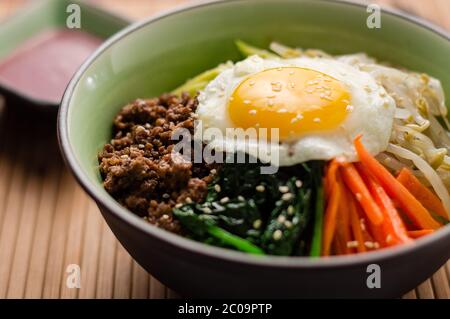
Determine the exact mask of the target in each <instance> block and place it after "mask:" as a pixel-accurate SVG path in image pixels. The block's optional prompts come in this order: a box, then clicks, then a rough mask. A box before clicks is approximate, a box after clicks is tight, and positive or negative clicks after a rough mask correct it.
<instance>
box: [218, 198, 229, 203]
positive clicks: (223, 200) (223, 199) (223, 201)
mask: <svg viewBox="0 0 450 319" xmlns="http://www.w3.org/2000/svg"><path fill="white" fill-rule="evenodd" d="M229 201H230V199H229V198H228V197H223V198H221V199H220V203H221V204H226V203H228V202H229Z"/></svg>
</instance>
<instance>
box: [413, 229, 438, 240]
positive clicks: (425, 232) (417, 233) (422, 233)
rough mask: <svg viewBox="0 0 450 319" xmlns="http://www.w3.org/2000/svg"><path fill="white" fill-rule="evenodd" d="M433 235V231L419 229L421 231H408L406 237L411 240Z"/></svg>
mask: <svg viewBox="0 0 450 319" xmlns="http://www.w3.org/2000/svg"><path fill="white" fill-rule="evenodd" d="M432 233H434V229H421V230H410V231H408V235H409V237H411V238H414V239H416V238H420V237H423V236H426V235H429V234H432Z"/></svg>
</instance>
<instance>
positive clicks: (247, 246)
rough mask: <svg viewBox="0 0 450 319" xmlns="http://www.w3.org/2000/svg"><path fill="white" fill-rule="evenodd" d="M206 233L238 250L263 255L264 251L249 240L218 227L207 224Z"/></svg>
mask: <svg viewBox="0 0 450 319" xmlns="http://www.w3.org/2000/svg"><path fill="white" fill-rule="evenodd" d="M208 233H209V234H210V235H211V236H214V237H216V238H218V239H221V240H222V241H223V242H224V243H227V244H229V245H230V246H233V247H234V248H236V249H238V250H240V251H243V252H247V253H250V254H255V255H264V251H263V250H262V249H261V248H259V247H258V246H255V245H253V244H252V243H251V242H249V241H247V240H245V239H243V238H241V237H238V236H235V235H233V234H231V233H229V232H227V231H226V230H224V229H222V228H220V227H217V226H209V227H208Z"/></svg>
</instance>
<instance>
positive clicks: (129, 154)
mask: <svg viewBox="0 0 450 319" xmlns="http://www.w3.org/2000/svg"><path fill="white" fill-rule="evenodd" d="M196 107H197V100H196V99H195V98H191V97H189V96H188V95H186V94H184V95H183V96H182V97H177V96H174V95H169V94H164V95H162V96H160V97H158V98H153V99H148V100H142V99H138V100H135V101H134V102H132V103H130V104H127V105H126V106H124V107H123V108H122V109H121V111H120V112H119V114H117V116H116V118H115V119H114V124H113V134H114V138H113V139H112V140H111V142H110V143H108V144H106V145H105V146H104V147H103V150H102V151H101V152H100V154H99V156H98V159H99V163H100V172H101V175H102V177H103V180H104V181H103V185H104V187H105V189H106V190H107V191H108V192H109V193H110V194H111V195H112V196H113V197H114V198H116V199H117V200H118V201H119V202H120V203H121V204H122V205H123V206H125V207H127V208H128V209H130V210H131V211H132V212H134V213H136V214H138V215H139V216H142V217H144V218H145V219H146V220H147V221H149V222H150V223H152V224H155V225H157V226H159V227H162V228H164V229H166V230H169V231H172V232H175V233H179V232H180V231H181V227H180V224H179V222H178V221H177V220H174V218H173V216H172V208H173V207H174V206H175V205H176V204H177V203H185V202H189V201H196V202H200V201H202V200H204V198H205V196H206V193H207V186H208V183H210V182H211V181H212V179H213V174H212V173H211V171H212V172H215V170H213V169H214V168H215V167H214V165H207V164H205V163H200V164H197V163H195V164H194V163H192V161H186V160H183V157H182V156H181V154H179V153H172V150H173V143H176V141H172V140H171V136H172V133H173V132H174V131H175V130H176V129H177V128H187V129H188V130H189V131H190V132H191V134H193V130H194V119H193V114H194V112H195V109H196ZM191 153H192V154H193V153H194V152H193V151H192V152H191ZM174 154H175V155H174ZM177 154H178V156H177Z"/></svg>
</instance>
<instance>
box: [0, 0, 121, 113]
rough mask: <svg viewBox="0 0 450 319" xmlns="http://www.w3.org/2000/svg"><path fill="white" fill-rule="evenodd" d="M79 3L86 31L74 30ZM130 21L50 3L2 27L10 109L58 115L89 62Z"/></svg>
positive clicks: (0, 74) (2, 68)
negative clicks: (72, 16)
mask: <svg viewBox="0 0 450 319" xmlns="http://www.w3.org/2000/svg"><path fill="white" fill-rule="evenodd" d="M73 4H76V5H77V6H78V8H79V12H80V22H81V28H79V29H76V28H74V29H69V28H68V27H66V19H67V18H68V17H69V16H70V14H71V13H70V12H71V11H70V10H69V9H68V8H69V5H73ZM128 24H129V21H128V20H126V19H124V18H121V17H118V16H115V15H113V14H111V13H109V12H106V11H103V10H101V9H99V8H97V7H93V6H89V5H87V4H86V3H84V2H77V1H65V0H62V1H60V0H44V1H39V2H38V3H37V4H36V5H32V6H30V7H27V8H25V10H23V11H22V12H19V13H18V14H17V15H15V16H12V17H11V18H9V19H7V20H6V21H4V22H1V23H0V43H2V46H1V48H0V94H1V95H3V96H4V98H5V100H6V106H7V107H17V106H25V105H26V106H32V107H38V108H40V109H42V110H47V111H53V112H56V111H57V109H58V106H59V103H60V101H61V98H62V96H63V93H64V90H65V88H66V86H67V84H68V83H69V81H70V79H71V78H72V76H73V74H74V73H75V71H76V70H77V69H78V67H79V66H80V65H81V64H82V63H83V61H84V60H85V59H86V58H87V57H88V56H89V55H90V54H91V53H92V52H94V51H95V49H97V47H99V46H100V44H101V43H102V42H103V41H104V39H105V38H107V37H109V36H110V35H112V34H114V33H116V32H117V31H119V30H120V29H122V28H123V27H125V26H126V25H128Z"/></svg>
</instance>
